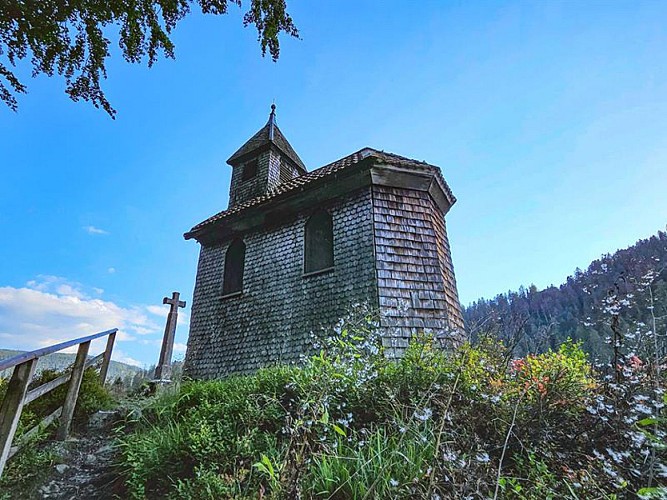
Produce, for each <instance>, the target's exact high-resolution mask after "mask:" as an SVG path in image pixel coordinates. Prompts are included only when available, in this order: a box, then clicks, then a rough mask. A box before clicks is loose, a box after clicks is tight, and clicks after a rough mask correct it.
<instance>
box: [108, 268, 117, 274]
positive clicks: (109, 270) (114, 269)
mask: <svg viewBox="0 0 667 500" xmlns="http://www.w3.org/2000/svg"><path fill="white" fill-rule="evenodd" d="M107 272H108V273H109V274H113V273H115V272H116V268H115V267H110V268H109V269H107Z"/></svg>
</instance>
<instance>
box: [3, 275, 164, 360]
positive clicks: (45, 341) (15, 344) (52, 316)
mask: <svg viewBox="0 0 667 500" xmlns="http://www.w3.org/2000/svg"><path fill="white" fill-rule="evenodd" d="M112 328H118V330H119V331H118V335H117V337H116V338H117V340H118V341H119V342H126V343H127V342H130V341H133V340H135V339H136V338H137V337H138V336H150V335H157V336H159V337H161V334H162V330H163V325H161V324H160V322H157V321H155V318H154V317H153V315H152V314H151V313H149V312H148V310H147V308H146V307H145V306H132V307H121V306H119V305H117V304H115V303H114V302H111V301H105V300H101V299H99V298H91V297H89V296H88V294H87V293H85V292H84V290H83V287H82V286H81V285H80V284H78V283H72V282H68V281H67V280H65V279H64V278H59V277H57V276H39V277H38V279H36V280H32V281H29V282H28V283H27V285H26V287H23V288H14V287H0V347H2V348H7V349H21V350H32V349H37V348H39V347H45V346H48V345H52V344H56V343H59V342H64V341H66V340H70V339H73V338H77V337H83V336H86V335H91V334H93V333H96V332H101V331H104V330H109V329H112ZM105 342H106V341H105V340H104V339H101V340H99V341H97V342H95V343H94V344H93V346H92V347H91V352H92V353H94V354H96V353H99V352H101V351H102V350H103V349H104V345H105ZM126 345H127V344H126ZM119 356H121V357H122V356H125V357H127V358H128V359H132V358H129V357H128V356H126V355H125V354H124V353H123V352H122V351H116V352H115V356H114V359H118V357H119ZM155 356H157V353H156V354H155ZM133 361H135V363H134V364H141V363H139V362H137V361H136V360H133Z"/></svg>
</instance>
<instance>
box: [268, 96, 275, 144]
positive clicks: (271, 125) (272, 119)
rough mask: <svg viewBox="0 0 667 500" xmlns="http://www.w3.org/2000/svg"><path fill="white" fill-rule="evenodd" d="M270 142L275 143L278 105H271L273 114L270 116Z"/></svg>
mask: <svg viewBox="0 0 667 500" xmlns="http://www.w3.org/2000/svg"><path fill="white" fill-rule="evenodd" d="M267 125H268V127H269V140H270V141H273V129H274V128H275V127H276V105H275V104H271V114H270V115H269V122H268V123H267Z"/></svg>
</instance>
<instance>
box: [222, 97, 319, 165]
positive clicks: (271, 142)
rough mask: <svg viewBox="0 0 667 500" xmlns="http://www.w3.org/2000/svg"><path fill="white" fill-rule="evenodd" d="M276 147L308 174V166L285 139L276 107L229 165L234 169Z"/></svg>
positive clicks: (272, 108) (273, 105)
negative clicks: (254, 155) (279, 126)
mask: <svg viewBox="0 0 667 500" xmlns="http://www.w3.org/2000/svg"><path fill="white" fill-rule="evenodd" d="M271 146H274V147H275V148H277V149H278V150H279V151H280V152H281V153H282V154H283V155H284V156H285V157H286V158H287V159H289V160H290V161H291V162H293V163H294V166H296V167H297V168H298V169H300V170H302V173H304V174H305V173H306V166H305V165H304V164H303V162H302V161H301V158H299V155H298V154H296V151H294V148H292V145H291V144H290V143H289V141H288V140H287V139H286V138H285V136H284V135H283V133H282V132H281V131H280V129H279V128H278V124H277V123H276V105H275V104H272V105H271V113H270V114H269V120H268V121H267V122H266V125H264V126H263V127H262V128H261V129H259V131H258V132H257V133H256V134H255V135H253V136H252V137H251V138H250V139H248V141H247V142H246V143H245V144H244V145H243V146H241V147H240V148H239V149H238V150H237V151H236V153H234V154H233V155H232V156H230V157H229V160H227V163H229V164H230V165H231V166H232V167H233V166H235V165H236V164H238V163H239V162H242V161H243V160H244V159H247V158H248V156H252V155H253V154H254V153H257V152H258V150H260V149H262V150H264V149H268V148H269V147H271Z"/></svg>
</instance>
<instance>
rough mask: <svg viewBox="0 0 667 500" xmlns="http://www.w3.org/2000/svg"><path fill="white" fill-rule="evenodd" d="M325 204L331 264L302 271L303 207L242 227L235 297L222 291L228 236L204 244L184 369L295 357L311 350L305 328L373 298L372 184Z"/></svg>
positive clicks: (200, 371) (242, 366)
mask: <svg viewBox="0 0 667 500" xmlns="http://www.w3.org/2000/svg"><path fill="white" fill-rule="evenodd" d="M260 164H261V162H260ZM232 185H233V182H232ZM322 208H326V209H328V210H329V211H330V213H331V214H332V218H333V227H334V269H333V271H331V272H327V273H323V274H319V275H313V276H307V277H304V276H303V249H304V244H303V230H304V225H305V223H306V220H307V214H304V215H301V216H298V217H295V218H294V219H293V220H289V221H283V223H282V224H281V225H280V226H279V227H274V228H265V229H263V230H258V231H254V232H251V233H249V234H246V235H244V238H243V240H244V242H245V245H246V257H245V259H246V260H245V272H244V280H243V294H242V295H240V296H237V297H228V298H224V299H222V298H221V295H222V276H223V268H224V259H225V251H226V249H227V246H228V244H229V242H226V243H224V244H221V245H217V246H209V247H205V246H202V248H201V252H200V257H199V267H198V270H197V282H196V285H195V293H194V298H193V307H192V319H191V325H190V337H189V339H188V351H187V356H186V361H185V368H184V370H185V374H186V375H187V376H190V377H194V378H217V377H224V376H226V375H229V374H232V373H250V372H253V371H255V370H256V369H257V368H259V367H261V366H266V365H270V364H275V363H279V362H280V363H284V362H293V361H297V360H298V359H299V356H300V355H301V354H303V353H307V352H309V350H310V345H311V340H310V335H309V334H310V332H317V331H320V330H321V329H322V328H326V327H331V326H332V325H333V324H335V323H336V322H337V321H338V320H339V319H340V318H341V317H343V316H345V314H346V313H347V312H348V311H349V309H350V307H351V306H352V305H353V304H357V303H364V302H367V303H370V304H371V305H377V303H378V296H377V280H376V270H375V256H374V245H373V209H372V202H371V189H370V188H364V189H362V190H360V191H358V192H356V193H353V194H351V195H348V196H346V197H344V198H341V199H339V200H336V201H335V202H334V203H331V204H328V205H324V206H323V207H322Z"/></svg>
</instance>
